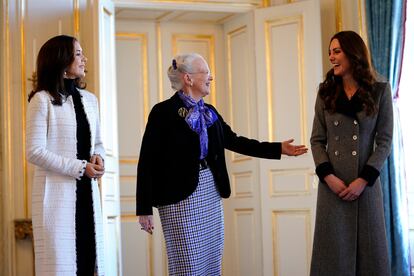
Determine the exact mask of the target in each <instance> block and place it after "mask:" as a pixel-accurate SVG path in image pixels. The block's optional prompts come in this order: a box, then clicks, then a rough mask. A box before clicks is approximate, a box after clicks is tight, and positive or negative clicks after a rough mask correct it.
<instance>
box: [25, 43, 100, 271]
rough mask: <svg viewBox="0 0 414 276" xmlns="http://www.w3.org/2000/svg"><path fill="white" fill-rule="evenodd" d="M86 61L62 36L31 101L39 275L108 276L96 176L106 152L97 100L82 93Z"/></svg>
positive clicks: (42, 59)
mask: <svg viewBox="0 0 414 276" xmlns="http://www.w3.org/2000/svg"><path fill="white" fill-rule="evenodd" d="M85 63H86V57H85V56H84V55H83V52H82V48H81V46H80V44H79V42H78V41H77V40H76V39H75V38H74V37H70V36H65V35H60V36H56V37H53V38H51V39H50V40H48V41H47V42H46V43H45V44H44V45H43V46H42V48H41V49H40V51H39V55H38V58H37V84H36V85H35V87H34V90H33V92H32V93H31V94H30V95H29V107H28V114H27V137H26V140H27V141H26V144H27V159H28V160H29V162H31V163H33V164H34V165H35V174H34V181H33V193H32V220H33V234H34V245H35V267H36V275H38V276H42V275H59V276H60V275H91V276H92V275H94V273H95V272H97V273H98V275H103V271H104V270H103V233H102V232H103V231H102V217H101V207H100V196H99V188H98V183H97V178H100V177H102V175H103V174H104V171H105V170H104V148H103V145H102V141H101V136H100V129H99V112H98V102H97V99H96V97H95V96H94V95H93V94H91V93H89V92H87V91H86V90H83V89H82V88H84V83H82V82H81V79H82V78H83V77H84V76H85Z"/></svg>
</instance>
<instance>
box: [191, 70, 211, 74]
mask: <svg viewBox="0 0 414 276" xmlns="http://www.w3.org/2000/svg"><path fill="white" fill-rule="evenodd" d="M187 74H190V75H195V74H203V75H206V74H207V75H211V73H210V71H207V72H205V71H204V72H203V71H202V72H187Z"/></svg>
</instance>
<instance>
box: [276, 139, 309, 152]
mask: <svg viewBox="0 0 414 276" xmlns="http://www.w3.org/2000/svg"><path fill="white" fill-rule="evenodd" d="M293 141H294V140H293V139H289V140H287V141H283V142H282V154H286V155H289V156H298V155H302V154H304V153H307V152H308V148H307V147H306V146H305V145H292V143H293Z"/></svg>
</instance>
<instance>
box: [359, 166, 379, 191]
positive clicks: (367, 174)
mask: <svg viewBox="0 0 414 276" xmlns="http://www.w3.org/2000/svg"><path fill="white" fill-rule="evenodd" d="M379 175H380V172H379V171H378V170H377V169H376V168H374V167H372V166H370V165H365V166H364V168H363V169H362V171H361V173H360V174H359V177H361V178H363V179H365V180H366V181H367V182H368V184H367V185H368V186H372V185H374V183H375V181H376V180H377V178H378V176H379Z"/></svg>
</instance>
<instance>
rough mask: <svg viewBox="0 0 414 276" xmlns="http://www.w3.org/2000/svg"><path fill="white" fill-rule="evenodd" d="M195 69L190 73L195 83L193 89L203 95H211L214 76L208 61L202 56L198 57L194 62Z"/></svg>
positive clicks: (195, 92)
mask: <svg viewBox="0 0 414 276" xmlns="http://www.w3.org/2000/svg"><path fill="white" fill-rule="evenodd" d="M193 70H194V71H193V72H191V73H188V74H189V75H190V78H191V80H192V83H193V85H192V87H191V90H192V91H193V93H194V94H198V95H199V96H201V97H205V96H207V95H209V94H210V85H211V81H212V80H213V77H212V76H211V73H210V68H209V67H208V64H207V62H206V61H205V60H204V59H202V58H199V59H196V60H195V61H194V62H193Z"/></svg>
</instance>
